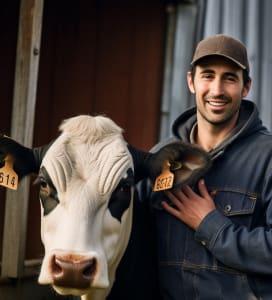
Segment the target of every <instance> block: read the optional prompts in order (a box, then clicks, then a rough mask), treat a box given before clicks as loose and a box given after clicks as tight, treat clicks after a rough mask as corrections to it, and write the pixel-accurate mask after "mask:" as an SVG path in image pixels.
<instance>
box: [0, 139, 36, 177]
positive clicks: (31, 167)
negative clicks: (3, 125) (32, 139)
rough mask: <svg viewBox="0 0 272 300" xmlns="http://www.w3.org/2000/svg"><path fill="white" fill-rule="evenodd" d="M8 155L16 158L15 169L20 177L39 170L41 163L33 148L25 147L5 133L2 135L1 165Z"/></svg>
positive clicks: (0, 145)
mask: <svg viewBox="0 0 272 300" xmlns="http://www.w3.org/2000/svg"><path fill="white" fill-rule="evenodd" d="M8 155H9V156H11V157H12V159H13V160H14V171H15V172H16V173H17V175H18V177H19V179H21V178H23V177H24V176H26V175H28V174H31V173H37V172H38V171H39V165H38V164H37V162H36V160H35V156H34V151H33V149H31V148H28V147H25V146H23V145H21V144H20V143H18V142H16V141H15V140H13V139H11V138H9V137H7V136H5V135H0V166H1V167H2V166H3V164H4V159H5V158H6V157H7V156H8Z"/></svg>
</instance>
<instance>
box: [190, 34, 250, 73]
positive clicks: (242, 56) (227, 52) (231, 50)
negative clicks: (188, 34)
mask: <svg viewBox="0 0 272 300" xmlns="http://www.w3.org/2000/svg"><path fill="white" fill-rule="evenodd" d="M211 55H219V56H223V57H226V58H228V59H230V60H232V61H233V62H234V63H235V64H237V65H238V66H239V67H240V68H242V69H243V70H247V72H248V73H249V63H248V57H247V50H246V47H245V45H244V44H243V43H241V42H240V41H238V40H237V39H235V38H233V37H231V36H229V35H225V34H216V35H214V36H211V37H208V38H206V39H204V40H202V41H200V42H199V43H198V45H197V47H196V50H195V53H194V56H193V60H192V62H191V65H195V64H196V63H197V62H198V61H199V60H200V59H201V58H204V57H207V56H211Z"/></svg>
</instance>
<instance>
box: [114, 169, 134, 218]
mask: <svg viewBox="0 0 272 300" xmlns="http://www.w3.org/2000/svg"><path fill="white" fill-rule="evenodd" d="M133 185H134V181H133V177H132V171H131V172H130V170H129V171H128V177H127V178H125V179H122V180H121V181H120V183H119V184H118V186H117V188H116V189H115V191H114V192H113V193H112V195H111V198H110V201H109V204H108V208H109V211H110V213H111V215H112V216H113V217H114V218H116V219H117V220H119V222H121V218H122V215H123V213H124V212H125V211H126V210H127V209H128V207H129V205H130V201H131V199H132V187H133Z"/></svg>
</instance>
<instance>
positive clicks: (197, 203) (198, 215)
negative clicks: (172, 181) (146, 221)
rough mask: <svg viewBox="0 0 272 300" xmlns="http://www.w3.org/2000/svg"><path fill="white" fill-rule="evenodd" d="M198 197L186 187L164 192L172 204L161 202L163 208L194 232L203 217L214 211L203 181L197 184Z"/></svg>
mask: <svg viewBox="0 0 272 300" xmlns="http://www.w3.org/2000/svg"><path fill="white" fill-rule="evenodd" d="M198 188H199V192H200V195H198V194H196V193H195V192H194V191H193V190H192V189H191V188H190V187H189V186H188V185H186V186H184V187H182V188H181V189H176V190H174V191H166V192H165V195H166V196H167V197H168V198H169V200H170V201H171V202H172V203H173V204H174V206H171V205H169V204H168V203H167V202H166V201H163V202H162V206H163V208H164V209H165V210H166V211H167V212H169V213H170V214H171V215H173V216H175V217H176V218H178V219H179V220H181V221H182V222H184V223H185V224H187V225H188V226H190V227H191V228H193V229H194V230H196V229H197V228H198V226H199V224H200V223H201V221H202V220H203V219H204V218H205V216H206V215H207V214H208V213H209V212H211V211H212V210H214V209H215V204H214V202H213V199H212V198H211V196H210V195H209V192H208V190H207V187H206V185H205V183H204V180H200V181H199V182H198Z"/></svg>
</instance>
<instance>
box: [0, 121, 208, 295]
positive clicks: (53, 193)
mask: <svg viewBox="0 0 272 300" xmlns="http://www.w3.org/2000/svg"><path fill="white" fill-rule="evenodd" d="M0 154H1V155H0V157H2V159H3V160H2V163H3V164H5V160H4V158H5V157H7V156H11V157H12V158H13V160H14V170H15V172H16V173H17V174H18V176H19V180H20V179H21V178H22V177H24V176H26V175H28V174H31V173H38V175H37V178H36V179H35V182H34V183H35V184H39V186H40V203H41V240H42V243H43V245H44V252H45V253H44V257H43V261H42V265H41V270H40V274H39V278H38V282H39V283H40V284H46V285H52V286H53V288H54V289H55V290H56V292H57V293H59V294H61V295H76V296H81V299H82V300H103V299H106V298H107V296H108V295H109V292H110V290H111V288H112V286H113V284H114V280H115V274H116V270H117V267H118V265H119V263H120V260H121V258H122V257H123V255H124V253H125V250H126V248H127V245H128V242H129V238H130V233H131V227H132V215H133V202H134V201H133V196H134V194H135V193H134V187H135V184H136V183H137V182H138V181H140V180H141V179H144V178H149V180H150V182H151V183H152V184H154V183H155V182H156V179H158V178H160V179H161V181H160V182H159V183H158V182H157V183H156V184H157V185H158V186H159V191H158V192H162V191H161V189H162V190H163V189H164V188H165V189H169V188H177V187H178V186H180V185H181V184H184V183H192V182H193V181H196V180H197V179H198V178H199V177H200V176H202V175H203V173H204V172H205V171H206V170H207V169H208V168H209V166H210V158H209V155H208V154H207V153H206V152H204V151H202V150H200V149H199V148H198V147H196V146H193V145H188V144H185V143H182V142H171V143H169V144H167V145H165V146H164V147H162V148H161V149H160V150H159V151H157V152H155V153H151V152H144V151H140V150H138V149H136V148H134V147H132V146H131V145H129V144H128V143H127V142H126V140H125V139H124V136H123V130H122V129H121V128H120V127H119V126H118V125H117V124H116V123H115V122H114V121H112V120H111V119H110V118H107V117H105V116H89V115H79V116H75V117H72V118H69V119H66V120H64V121H63V122H62V123H61V125H60V134H59V136H58V137H57V138H56V139H55V140H54V141H52V142H51V143H49V144H48V145H46V146H44V147H40V148H34V149H29V148H27V147H24V146H23V145H21V144H19V143H17V142H16V141H14V140H13V139H11V138H9V137H6V136H4V135H2V136H1V137H0ZM165 169H166V171H167V173H168V175H169V173H170V174H172V176H170V177H171V178H170V179H169V178H168V179H167V178H165V177H163V175H162V171H163V170H164V171H165ZM171 180H172V182H170V183H169V181H171ZM166 182H167V183H166ZM165 184H166V185H165ZM169 184H170V185H169Z"/></svg>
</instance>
